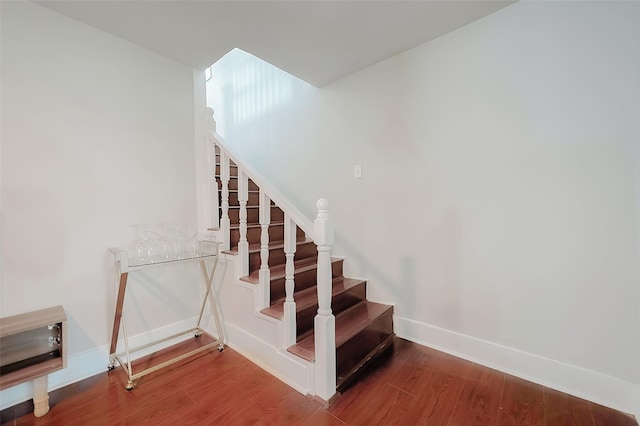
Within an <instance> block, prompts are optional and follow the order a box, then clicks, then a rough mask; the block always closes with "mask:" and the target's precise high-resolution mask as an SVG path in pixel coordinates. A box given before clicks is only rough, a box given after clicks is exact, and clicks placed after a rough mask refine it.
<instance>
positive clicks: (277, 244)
mask: <svg viewBox="0 0 640 426" xmlns="http://www.w3.org/2000/svg"><path fill="white" fill-rule="evenodd" d="M213 229H214V230H215V229H218V228H213ZM296 243H297V244H296V245H297V246H301V245H303V244H313V240H312V239H310V238H307V239H305V240H298V241H296ZM260 248H261V245H260V243H253V244H249V254H251V253H259V252H260ZM277 249H284V241H282V240H278V241H269V250H277ZM223 253H226V254H234V255H237V254H238V247H234V248H232V249H229V250H224V251H223Z"/></svg>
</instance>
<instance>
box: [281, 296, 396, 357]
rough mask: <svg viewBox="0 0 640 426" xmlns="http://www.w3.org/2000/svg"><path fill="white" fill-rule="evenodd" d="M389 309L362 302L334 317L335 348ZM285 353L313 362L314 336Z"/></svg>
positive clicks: (377, 304) (380, 305) (306, 338)
mask: <svg viewBox="0 0 640 426" xmlns="http://www.w3.org/2000/svg"><path fill="white" fill-rule="evenodd" d="M389 309H393V307H392V306H389V305H383V304H381V303H375V302H369V301H368V300H363V301H362V302H360V303H358V304H357V305H354V306H352V307H351V308H349V309H347V310H345V311H343V312H341V313H340V314H338V315H337V316H336V348H339V347H340V346H342V345H343V344H344V343H345V342H347V341H349V339H351V338H352V337H354V336H355V335H357V334H358V333H360V332H361V331H362V330H364V329H365V328H367V326H368V325H369V324H371V322H373V321H374V320H375V319H376V318H378V317H379V316H380V315H382V314H384V313H385V312H386V311H387V310H389ZM287 351H289V352H290V353H292V354H295V355H298V356H299V357H301V358H303V359H306V360H307V361H310V362H313V361H315V358H316V354H315V336H314V334H313V333H310V334H309V335H308V336H306V337H305V338H303V339H301V340H300V341H299V342H298V343H296V344H295V345H293V346H291V347H289V348H287Z"/></svg>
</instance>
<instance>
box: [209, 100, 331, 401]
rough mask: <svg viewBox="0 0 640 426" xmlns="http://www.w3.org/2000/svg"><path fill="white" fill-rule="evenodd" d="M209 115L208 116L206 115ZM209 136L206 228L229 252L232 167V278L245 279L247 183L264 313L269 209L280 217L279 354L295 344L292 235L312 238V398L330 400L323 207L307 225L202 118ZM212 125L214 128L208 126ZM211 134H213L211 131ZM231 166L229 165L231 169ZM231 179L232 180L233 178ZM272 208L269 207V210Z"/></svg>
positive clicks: (327, 227)
mask: <svg viewBox="0 0 640 426" xmlns="http://www.w3.org/2000/svg"><path fill="white" fill-rule="evenodd" d="M208 111H209V114H210V115H212V114H213V110H211V109H208ZM207 120H208V122H209V125H208V126H207V127H208V128H209V132H208V134H207V141H208V143H209V144H212V145H213V150H212V151H217V152H219V163H220V164H219V166H218V167H219V176H220V184H219V186H216V187H219V188H220V195H219V197H220V202H219V205H220V214H219V221H218V223H216V221H214V220H212V221H211V222H212V223H211V226H212V227H216V226H218V225H219V230H220V234H221V236H220V237H221V240H222V249H223V250H227V251H228V250H230V249H232V237H231V221H230V216H229V208H230V202H229V195H230V187H229V185H230V180H231V171H232V167H233V171H234V173H237V185H238V186H237V199H238V200H237V201H238V204H239V212H238V218H239V238H238V243H237V252H238V262H239V263H238V276H239V277H245V276H247V275H249V272H250V266H249V263H250V261H249V251H250V250H249V246H250V244H249V240H248V236H247V235H248V234H247V233H248V230H247V202H248V200H249V190H248V188H249V179H250V180H251V182H253V183H255V184H256V185H257V187H258V189H259V196H258V201H259V206H258V209H259V212H258V213H259V226H260V229H259V230H260V239H259V241H260V243H259V244H260V251H259V253H260V268H259V271H258V277H259V278H258V289H257V290H258V300H259V301H258V304H259V307H258V309H262V308H266V307H268V306H269V305H270V298H271V296H270V293H271V288H270V286H271V272H270V269H269V250H270V246H269V243H270V236H269V227H270V226H271V225H272V224H273V223H272V221H271V207H272V205H274V204H275V205H276V206H278V207H279V208H280V209H281V210H282V211H283V212H284V253H285V259H286V261H285V302H284V306H283V310H284V312H283V330H284V333H283V334H284V339H283V340H284V341H283V342H282V343H283V346H284V347H285V348H287V347H289V346H291V345H293V344H295V343H296V338H297V331H296V302H295V299H294V290H295V266H294V261H295V253H296V247H297V244H298V242H300V241H299V239H298V232H297V229H298V228H300V230H302V232H304V234H305V235H306V236H307V237H309V238H312V239H313V241H314V242H315V244H316V245H317V251H318V263H317V284H316V285H317V293H318V306H319V307H318V310H317V315H316V316H315V319H314V334H315V361H314V362H315V366H314V372H315V393H316V395H317V396H318V397H319V398H321V399H323V400H325V401H329V400H330V399H331V398H332V397H333V396H334V395H335V394H336V344H335V317H334V316H333V314H332V311H331V288H332V266H331V245H332V244H333V227H332V225H331V220H330V218H329V213H328V201H327V200H326V199H324V198H323V199H320V200H319V201H318V203H317V207H318V217H317V218H316V219H315V222H312V221H310V220H309V219H308V218H307V217H306V216H305V215H303V214H302V213H301V212H300V211H299V210H298V209H297V208H296V207H295V206H293V205H292V204H291V203H289V202H288V200H287V199H286V198H285V197H284V196H282V195H281V194H280V193H279V191H277V190H275V189H274V188H273V187H271V186H270V185H269V184H268V182H266V181H265V180H264V179H262V178H261V176H260V175H259V174H258V173H257V172H255V171H254V170H252V169H251V168H250V167H247V166H246V165H243V164H242V163H241V162H239V161H238V159H237V158H236V157H235V156H234V155H233V154H232V153H231V152H230V151H229V149H228V148H227V147H226V146H225V145H224V141H223V139H222V138H221V137H220V136H219V135H218V134H217V133H215V124H214V125H211V124H210V123H211V121H213V117H212V116H211V117H207ZM214 123H215V122H214ZM212 129H213V130H212ZM232 163H233V165H232ZM234 176H235V175H234ZM215 198H216V200H215V201H212V202H211V203H210V206H209V207H210V208H211V209H214V208H215V209H217V208H218V203H217V195H216V197H215ZM272 202H273V203H274V204H272ZM208 216H209V217H212V218H213V217H215V216H216V213H214V212H211V214H209V215H208Z"/></svg>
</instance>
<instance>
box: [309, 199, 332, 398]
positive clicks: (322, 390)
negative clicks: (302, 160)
mask: <svg viewBox="0 0 640 426" xmlns="http://www.w3.org/2000/svg"><path fill="white" fill-rule="evenodd" d="M316 206H317V207H318V217H317V218H316V220H315V222H314V224H313V225H314V234H315V238H314V242H315V244H316V245H317V246H318V280H317V285H318V314H317V315H316V317H315V319H314V334H315V351H316V362H315V375H316V377H315V379H316V380H315V381H316V395H317V396H318V397H320V398H322V399H323V400H325V401H327V402H328V401H329V400H330V399H331V398H332V397H333V396H334V395H335V393H336V319H335V317H334V316H333V314H332V312H331V277H332V273H331V245H333V225H332V224H331V219H330V218H329V210H328V208H329V201H328V200H327V199H326V198H321V199H319V200H318V203H317V204H316Z"/></svg>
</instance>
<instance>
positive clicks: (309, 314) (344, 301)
mask: <svg viewBox="0 0 640 426" xmlns="http://www.w3.org/2000/svg"><path fill="white" fill-rule="evenodd" d="M366 293H367V284H366V283H365V282H362V283H360V284H358V285H356V286H353V287H352V288H350V289H349V290H347V291H345V292H344V293H340V294H338V295H335V296H333V297H332V298H331V311H332V312H333V315H338V314H339V313H340V312H342V311H344V310H346V309H349V308H350V307H352V306H354V305H355V304H357V303H359V302H361V301H363V300H365V299H366V297H367V295H366ZM294 298H295V295H294ZM317 313H318V305H317V304H315V305H313V306H310V307H308V308H306V309H304V310H301V311H299V312H298V313H297V315H296V326H297V334H298V336H300V335H302V334H305V333H306V332H308V331H309V330H311V329H312V328H313V319H314V318H315V316H316V314H317Z"/></svg>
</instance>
